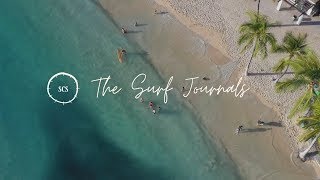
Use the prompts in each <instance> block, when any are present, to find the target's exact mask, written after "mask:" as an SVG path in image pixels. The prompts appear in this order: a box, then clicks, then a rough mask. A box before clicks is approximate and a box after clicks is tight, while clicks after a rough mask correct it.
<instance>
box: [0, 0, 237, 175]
mask: <svg viewBox="0 0 320 180" xmlns="http://www.w3.org/2000/svg"><path fill="white" fill-rule="evenodd" d="M118 47H123V48H125V49H126V50H127V52H128V56H127V57H128V61H127V62H126V63H125V64H120V63H119V62H118V60H117V58H116V52H115V51H116V49H117V48H118ZM137 48H138V47H137V46H136V45H135V44H133V43H130V42H128V41H127V40H126V38H124V36H123V35H122V34H121V33H120V32H119V29H118V27H116V25H115V24H114V21H113V20H112V18H111V17H109V16H108V13H106V12H103V11H102V9H101V8H99V7H98V6H97V5H96V3H94V2H93V1H89V0H81V1H80V0H76V1H70V0H41V1H40V0H29V1H23V0H5V1H2V2H1V5H0V63H1V66H0V73H1V74H0V82H1V88H0V179H1V180H2V179H3V180H47V179H48V180H87V179H88V180H95V179H97V180H100V179H106V180H113V179H117V180H118V179H139V180H140V179H150V180H163V179H182V180H186V179H190V180H199V179H211V180H212V179H224V180H232V179H239V175H238V171H237V168H236V167H235V165H234V164H233V162H232V161H231V160H230V158H229V157H228V156H227V155H226V153H224V152H223V151H221V150H220V148H217V147H216V146H215V145H214V144H212V143H211V141H209V139H208V136H207V135H206V134H205V133H204V132H203V131H202V130H201V128H200V127H199V125H198V124H197V123H196V122H198V119H197V117H196V116H194V115H193V114H192V112H191V111H190V109H188V108H186V107H185V106H184V105H183V103H182V98H181V97H180V96H178V95H177V94H178V92H177V91H171V92H170V93H169V100H168V104H166V105H165V104H163V100H162V97H156V96H154V95H151V94H150V95H145V96H144V99H145V100H146V102H145V103H140V102H139V101H138V100H136V99H134V95H135V93H136V92H134V91H132V90H131V89H130V84H131V81H132V80H133V78H134V77H135V76H136V75H138V74H139V73H145V74H147V76H148V77H147V78H148V79H147V82H146V84H149V85H151V84H154V85H161V86H165V84H166V82H165V81H164V80H162V79H161V78H160V77H159V75H158V74H157V73H156V71H155V69H154V68H153V67H152V65H150V64H149V63H148V60H147V59H145V58H143V56H141V55H140V54H139V53H136V52H137ZM61 71H64V72H68V73H70V74H72V75H74V76H75V77H76V78H77V79H78V82H79V86H80V90H79V94H78V98H77V99H76V100H75V101H74V102H73V103H72V104H67V105H64V106H63V105H61V104H58V103H54V102H53V101H52V100H51V99H50V98H49V96H48V95H47V92H46V86H47V82H48V80H49V78H50V77H51V76H52V75H54V74H56V73H58V72H61ZM108 75H110V76H111V77H112V80H111V81H110V85H118V86H120V87H122V88H123V90H122V92H121V94H118V95H110V94H106V96H104V97H100V98H96V90H97V89H96V88H97V84H96V83H92V82H91V80H93V79H97V78H99V77H107V76H108ZM55 83H56V84H55ZM52 84H53V86H52V87H56V86H57V84H62V85H69V87H72V85H70V82H68V81H67V80H65V81H64V79H63V78H62V79H61V78H60V80H58V81H54V82H53V83H52ZM54 90H55V89H52V91H54ZM70 92H71V93H72V92H74V90H72V89H70ZM56 94H57V93H56ZM150 100H152V101H154V102H155V103H156V104H158V105H159V106H161V112H160V113H158V114H156V115H154V114H152V112H151V111H150V109H149V108H148V101H150Z"/></svg>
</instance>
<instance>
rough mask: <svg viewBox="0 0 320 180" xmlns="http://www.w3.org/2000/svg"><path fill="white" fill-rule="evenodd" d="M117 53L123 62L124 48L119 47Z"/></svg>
mask: <svg viewBox="0 0 320 180" xmlns="http://www.w3.org/2000/svg"><path fill="white" fill-rule="evenodd" d="M117 55H118V60H119V62H120V63H122V62H123V53H122V49H118V50H117Z"/></svg>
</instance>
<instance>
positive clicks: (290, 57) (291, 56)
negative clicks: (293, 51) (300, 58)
mask: <svg viewBox="0 0 320 180" xmlns="http://www.w3.org/2000/svg"><path fill="white" fill-rule="evenodd" d="M292 58H293V55H290V56H289V59H288V60H289V61H291V59H292ZM288 69H289V65H287V67H286V69H285V70H284V72H283V73H282V74H281V76H280V77H279V78H278V79H277V80H276V81H275V83H277V82H278V81H279V80H280V79H281V78H282V77H283V76H284V75H285V74H286V73H287V72H288Z"/></svg>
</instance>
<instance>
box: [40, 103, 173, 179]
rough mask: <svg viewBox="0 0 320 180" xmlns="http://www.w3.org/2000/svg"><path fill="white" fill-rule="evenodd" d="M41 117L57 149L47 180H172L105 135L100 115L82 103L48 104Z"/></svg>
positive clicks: (50, 139)
mask: <svg viewBox="0 0 320 180" xmlns="http://www.w3.org/2000/svg"><path fill="white" fill-rule="evenodd" d="M44 104H46V103H44ZM47 104H48V103H47ZM41 116H42V120H43V122H44V123H43V124H44V130H45V132H46V133H47V137H49V141H48V142H51V144H50V147H55V148H56V150H53V151H51V152H54V153H53V155H52V156H53V157H52V159H53V163H52V164H50V165H49V169H48V176H47V177H46V178H45V179H48V180H57V179H59V180H98V179H114V180H118V179H121V180H122V179H123V180H126V179H139V180H140V179H141V180H142V179H155V180H165V179H168V177H167V176H166V175H165V173H164V172H163V171H162V169H158V168H157V169H156V168H154V167H150V165H148V164H145V163H144V162H141V161H140V160H139V159H137V158H136V157H134V156H132V155H131V154H130V153H129V152H126V151H125V150H123V149H122V148H120V147H118V146H117V145H116V144H115V143H114V142H113V141H112V139H110V138H107V137H105V135H102V133H101V132H99V131H100V130H99V129H100V128H99V126H98V125H97V124H96V122H98V121H97V118H96V117H95V116H93V115H92V114H90V112H87V111H86V108H84V107H81V105H79V104H76V103H75V104H70V105H65V106H63V107H62V106H60V105H59V104H48V105H47V107H44V108H43V110H42V114H41ZM119 133H120V132H119Z"/></svg>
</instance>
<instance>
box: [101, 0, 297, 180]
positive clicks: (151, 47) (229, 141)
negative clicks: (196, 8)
mask: <svg viewBox="0 0 320 180" xmlns="http://www.w3.org/2000/svg"><path fill="white" fill-rule="evenodd" d="M101 1H103V0H101ZM158 1H159V0H157V3H158V5H155V4H153V2H150V1H148V3H150V4H148V5H144V6H148V8H149V9H146V11H145V12H141V14H137V13H130V12H126V11H125V10H122V9H121V8H120V7H118V6H121V5H120V3H117V4H116V5H115V4H113V3H112V2H108V3H109V4H108V3H107V2H104V1H103V2H104V3H106V4H104V6H105V7H107V8H109V10H110V9H112V11H114V13H111V14H112V15H116V13H119V12H118V11H121V12H123V14H121V16H126V17H123V19H119V18H121V16H119V17H117V21H120V22H121V23H120V24H121V25H124V26H128V25H127V24H132V22H134V20H135V19H137V17H139V18H138V19H139V20H140V19H143V18H146V17H145V13H150V14H152V11H153V10H154V9H158V10H163V11H166V10H168V11H169V14H168V15H164V16H154V17H148V18H147V19H148V21H149V23H150V25H149V24H148V25H145V26H144V27H141V29H143V31H144V33H142V34H143V35H139V34H138V35H133V34H131V35H130V34H129V35H128V38H132V39H133V40H134V41H137V42H140V44H142V45H144V44H145V47H143V49H145V50H146V51H147V52H149V53H150V58H151V59H150V60H151V61H152V62H151V63H152V64H153V65H154V66H155V68H156V69H157V71H158V72H159V73H160V74H161V76H162V77H164V78H166V77H167V76H168V75H173V74H175V77H177V78H178V79H179V78H180V79H183V78H185V77H188V76H186V74H188V73H190V72H192V73H193V74H198V75H206V76H207V75H208V76H209V77H210V78H211V79H220V80H221V83H223V84H225V83H228V82H229V81H230V82H234V79H236V78H237V77H240V76H243V74H242V71H241V70H239V69H244V68H243V67H244V65H245V63H246V61H245V60H244V59H245V58H246V57H247V56H248V55H249V53H247V54H244V55H241V56H240V57H239V53H238V49H237V47H236V46H232V43H229V45H228V41H232V42H233V43H235V39H236V37H235V33H234V31H230V28H229V30H228V31H230V32H228V33H229V34H228V37H227V38H225V37H224V36H223V33H221V32H226V31H227V30H226V29H224V28H221V29H220V31H221V32H220V31H219V32H215V31H214V28H212V29H211V30H210V31H209V30H207V29H206V27H204V26H202V27H198V26H197V25H194V24H195V21H192V20H188V18H187V17H184V15H183V14H179V13H178V10H177V9H174V8H173V7H175V8H179V7H178V6H179V4H176V5H175V6H174V5H172V4H169V3H168V4H166V3H164V1H161V2H158ZM181 2H182V1H181ZM182 3H187V2H182ZM102 4H103V3H102ZM110 5H111V6H110ZM112 5H113V6H112ZM180 5H181V4H180ZM108 6H109V7H108ZM136 6H138V5H136ZM144 6H142V7H132V9H135V8H137V9H135V11H138V8H143V7H144ZM150 6H151V7H152V6H153V7H154V9H153V10H152V9H151V10H150ZM171 6H172V7H171ZM187 6H188V7H189V5H186V7H187ZM117 7H118V9H117ZM123 9H125V8H123ZM171 15H174V16H175V17H176V19H178V20H179V21H180V22H182V24H183V25H184V27H181V28H185V27H187V28H186V29H188V30H189V29H191V30H192V31H193V32H194V33H195V34H196V35H199V36H200V37H201V39H199V38H197V37H196V38H194V39H191V40H188V41H186V42H184V40H182V39H181V40H179V41H181V43H178V42H171V41H170V43H177V44H174V46H173V47H180V48H182V47H186V48H189V47H188V46H186V45H185V44H187V43H189V42H190V41H191V43H199V46H201V47H203V48H204V49H205V50H204V51H203V50H202V49H203V48H200V49H197V51H199V52H196V53H195V56H194V57H197V59H199V57H200V60H197V62H198V63H196V65H195V62H194V60H193V59H190V57H188V56H186V55H185V54H184V53H185V52H184V51H183V48H182V50H181V49H179V48H177V51H178V50H179V51H181V52H171V51H170V50H169V51H168V49H167V48H168V47H166V48H164V47H163V46H161V45H157V44H155V43H154V42H155V41H156V42H158V43H159V44H162V45H164V44H165V43H164V42H162V40H164V39H163V38H161V37H157V36H156V35H158V34H163V33H165V34H166V35H168V34H167V33H169V32H166V29H165V28H166V27H171V25H172V24H170V23H174V22H171V21H174V20H171ZM151 16H152V15H151ZM178 16H180V19H179V17H178ZM164 19H165V20H164ZM183 19H184V20H183ZM168 20H170V22H167V21H168ZM144 21H147V20H146V19H144ZM154 21H155V22H154ZM184 21H186V22H184ZM219 22H220V21H219ZM139 23H140V22H139ZM239 23H240V22H239ZM220 24H221V22H220ZM149 26H150V27H149ZM152 26H156V27H152ZM128 28H132V27H131V26H130V27H128ZM179 30H181V31H182V32H181V33H180V34H181V36H183V35H185V34H184V31H185V30H184V29H179ZM148 33H150V34H148ZM169 35H170V34H169ZM189 35H190V33H189V32H187V36H188V37H189ZM185 37H186V36H183V38H185ZM220 37H223V38H220ZM171 38H172V39H175V40H176V39H179V38H180V37H176V36H169V37H166V39H168V40H172V39H171ZM219 38H220V39H219ZM202 39H203V40H202ZM217 39H218V40H217ZM172 41H173V40H172ZM217 42H218V45H217ZM206 43H208V44H209V45H207V44H206ZM230 44H231V45H230ZM210 45H211V46H213V48H214V49H215V50H212V51H213V52H214V53H213V55H211V56H213V57H218V58H212V57H211V58H210V57H207V56H209V55H208V54H209V50H208V49H209V48H210ZM187 50H188V49H187ZM187 50H185V51H187ZM216 50H218V51H219V53H217V52H215V51H216ZM162 51H163V53H164V52H166V53H164V54H161V53H159V52H162ZM162 56H164V57H162ZM177 57H178V58H179V59H175V58H177ZM192 57H193V56H192ZM168 59H172V60H170V61H169V60H168ZM181 59H184V60H185V61H184V62H185V63H181ZM208 59H209V60H210V61H207V60H208ZM221 59H222V60H221ZM240 60H241V61H240ZM166 63H168V65H169V64H170V66H172V67H169V66H166V65H165V64H166ZM177 68H179V71H180V72H176V69H177ZM208 68H209V69H208ZM254 68H256V67H254ZM184 69H185V70H184ZM216 71H218V75H217V74H213V75H212V72H216ZM219 82H220V81H219ZM245 82H246V83H248V84H250V87H256V86H254V82H252V81H251V80H250V79H248V78H245ZM174 86H175V88H179V87H181V86H182V84H179V83H177V84H174ZM262 88H263V87H262ZM251 90H252V91H251V92H255V93H254V94H253V95H250V96H249V97H246V98H245V100H243V101H236V102H233V99H232V98H227V99H223V100H222V98H220V97H217V98H215V99H214V101H217V104H219V103H225V105H224V106H223V107H228V106H229V104H234V103H235V104H236V105H235V106H232V107H234V108H235V109H237V108H240V107H241V106H243V105H242V104H243V103H247V104H248V103H252V105H251V104H249V105H248V106H250V107H251V108H256V109H257V112H258V113H259V111H260V113H261V112H262V113H265V111H266V112H267V113H265V114H264V116H265V117H264V118H268V119H272V120H277V119H278V118H277V117H278V116H277V115H275V114H274V113H273V112H271V110H268V109H267V108H265V107H263V106H262V105H260V103H259V102H260V100H259V102H256V99H257V97H258V98H259V99H261V100H264V99H266V98H265V95H264V94H262V95H260V93H258V94H257V92H259V91H262V90H261V89H256V88H251ZM259 95H260V96H259ZM187 101H188V102H189V103H190V104H191V105H192V108H193V109H195V110H196V112H197V113H199V114H200V116H201V119H204V122H201V123H203V125H204V127H205V128H206V129H207V130H208V131H209V133H210V135H211V136H213V139H214V140H215V141H219V142H221V144H223V146H224V148H225V151H226V152H227V154H229V156H231V159H233V160H234V161H235V162H236V163H237V164H238V165H239V168H240V171H241V172H242V174H244V175H245V176H250V178H249V179H256V178H258V177H264V176H271V175H270V174H269V173H271V174H273V173H272V172H270V171H276V170H274V169H273V167H272V165H273V163H274V162H273V161H276V162H275V163H276V165H277V166H275V167H274V168H276V167H277V168H280V167H281V171H282V173H286V172H289V171H292V172H295V171H296V170H295V171H293V169H294V167H288V168H285V166H287V165H289V166H290V165H292V164H288V163H289V162H290V159H288V158H289V155H290V153H291V152H289V150H288V149H287V148H286V147H285V146H286V145H287V144H286V143H284V144H283V142H286V140H287V139H286V138H285V135H284V134H283V132H284V131H283V129H282V128H274V130H271V131H269V132H270V133H265V134H262V133H261V134H259V135H257V137H253V136H251V135H244V136H241V137H240V142H242V143H240V144H236V147H235V145H234V143H236V142H237V141H239V139H237V138H238V137H235V136H234V135H233V133H230V132H233V130H234V128H235V127H236V124H237V123H241V122H239V121H237V120H234V119H237V118H238V117H237V115H239V116H243V117H241V119H243V120H245V119H251V121H246V122H245V125H246V126H249V127H250V126H251V127H253V126H256V125H255V123H256V122H254V121H252V120H253V119H257V118H258V117H259V114H257V113H256V112H250V110H248V109H247V110H246V111H247V112H241V108H240V110H237V111H235V112H237V113H234V114H235V115H227V116H224V117H219V116H220V115H219V113H220V112H224V114H228V111H227V110H225V109H221V108H222V107H218V106H216V107H215V108H216V110H211V109H210V108H207V107H206V104H208V105H216V104H215V103H214V102H212V101H213V100H211V101H210V102H209V100H208V98H206V97H200V98H199V97H197V98H195V96H192V97H190V98H188V99H187ZM240 102H241V103H242V104H241V103H240ZM266 102H268V101H266ZM266 102H264V103H266ZM266 104H267V105H269V106H270V105H272V103H266ZM256 106H258V107H256ZM270 107H272V109H274V110H277V109H275V107H274V106H270ZM278 112H281V111H278ZM280 115H281V114H280ZM212 117H216V118H215V119H219V120H221V118H228V119H230V120H232V119H233V121H231V122H219V121H211V119H212ZM243 120H241V121H243ZM215 126H222V127H225V128H223V129H221V130H219V128H217V127H215ZM225 131H227V132H225ZM292 139H293V138H292ZM247 141H253V142H255V143H256V144H255V145H256V146H258V147H259V148H258V149H259V151H260V150H261V152H260V153H262V154H263V153H265V154H269V155H277V156H276V158H277V159H270V158H269V159H270V160H268V159H267V158H268V157H263V158H261V157H259V156H260V155H261V154H257V153H256V151H257V150H258V149H257V147H252V148H251V149H250V150H249V151H248V153H249V152H251V153H253V154H255V155H256V156H257V157H254V158H251V157H247V156H248V155H249V154H250V153H249V154H248V153H246V152H245V151H244V150H245V149H246V147H245V145H246V142H247ZM263 141H267V142H270V144H272V146H274V144H276V145H277V146H276V148H274V147H268V148H263V146H264V145H263ZM277 148H279V149H277ZM263 151H265V152H263ZM283 155H288V156H287V157H282V158H281V156H283ZM261 159H263V160H265V161H266V162H264V163H260V161H261ZM271 160H273V161H271ZM281 160H283V161H286V162H285V163H282V162H281ZM250 161H252V162H250ZM256 163H259V166H261V167H259V169H258V170H256V171H252V170H251V169H250V168H253V167H255V165H258V164H256ZM282 166H284V167H282ZM277 173H279V172H277ZM299 173H302V172H299ZM293 174H294V173H293ZM282 175H283V174H282ZM283 176H284V175H283ZM285 176H286V177H290V176H288V175H287V174H286V175H285Z"/></svg>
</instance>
